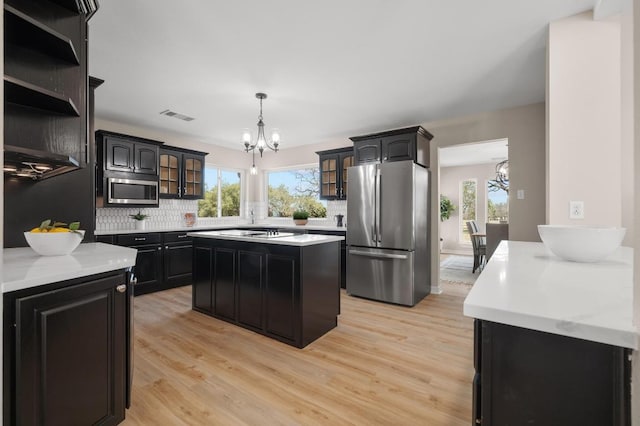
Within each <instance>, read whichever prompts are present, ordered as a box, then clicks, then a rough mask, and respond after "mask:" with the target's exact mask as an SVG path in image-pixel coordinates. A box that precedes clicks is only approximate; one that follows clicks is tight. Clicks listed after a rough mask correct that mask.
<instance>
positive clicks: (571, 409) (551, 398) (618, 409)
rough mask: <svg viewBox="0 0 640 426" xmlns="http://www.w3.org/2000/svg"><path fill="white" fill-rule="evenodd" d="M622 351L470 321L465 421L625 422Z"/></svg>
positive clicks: (622, 425)
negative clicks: (471, 355)
mask: <svg viewBox="0 0 640 426" xmlns="http://www.w3.org/2000/svg"><path fill="white" fill-rule="evenodd" d="M629 352H630V350H629V349H625V348H621V347H617V346H611V345H606V344H603V343H596V342H591V341H586V340H581V339H576V338H572V337H565V336H559V335H556V334H551V333H544V332H540V331H535V330H529V329H526V328H521V327H514V326H510V325H505V324H498V323H494V322H490V321H482V320H476V321H475V361H474V365H475V369H476V374H475V377H474V380H473V420H472V423H473V424H483V425H494V426H500V425H525V424H536V425H564V426H570V425H576V426H577V425H612V426H628V425H630V395H631V390H630V383H631V377H630V376H631V365H630V361H629V357H628V355H629Z"/></svg>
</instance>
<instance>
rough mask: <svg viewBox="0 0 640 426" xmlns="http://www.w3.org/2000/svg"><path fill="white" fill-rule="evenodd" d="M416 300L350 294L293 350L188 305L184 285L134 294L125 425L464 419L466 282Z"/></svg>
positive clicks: (468, 341)
mask: <svg viewBox="0 0 640 426" xmlns="http://www.w3.org/2000/svg"><path fill="white" fill-rule="evenodd" d="M443 287H444V290H445V293H444V294H442V295H430V296H428V297H427V298H426V299H425V300H423V301H422V302H421V303H419V304H418V305H417V306H415V307H413V308H406V307H399V306H393V305H387V304H383V303H378V302H372V301H367V300H364V299H358V298H354V297H351V296H347V295H346V293H344V290H343V291H342V295H341V302H342V314H341V315H340V317H339V319H338V327H337V328H335V329H334V330H332V331H331V332H329V333H328V334H327V335H325V336H323V337H322V338H320V339H319V340H317V341H315V342H314V343H312V344H310V345H309V346H307V347H306V348H305V349H302V350H300V349H296V348H293V347H290V346H287V345H285V344H283V343H279V342H276V341H274V340H271V339H269V338H267V337H263V336H260V335H258V334H256V333H253V332H251V331H248V330H244V329H242V328H239V327H235V326H233V325H231V324H227V323H225V322H223V321H219V320H216V319H214V318H211V317H208V316H206V315H202V314H200V313H197V312H193V311H192V310H191V288H190V287H182V288H178V289H173V290H168V291H164V292H160V293H154V294H149V295H145V296H140V297H137V298H135V308H134V322H135V327H134V333H135V334H134V379H133V380H134V382H133V383H134V384H133V400H132V407H131V409H129V410H127V419H126V420H125V422H124V423H123V424H124V425H349V424H353V425H436V426H437V425H447V426H449V425H465V426H466V425H468V424H470V422H471V379H472V377H473V321H472V320H471V319H469V318H466V317H463V316H462V303H463V300H464V297H465V296H466V293H467V292H468V287H466V286H462V285H447V284H444V286H443Z"/></svg>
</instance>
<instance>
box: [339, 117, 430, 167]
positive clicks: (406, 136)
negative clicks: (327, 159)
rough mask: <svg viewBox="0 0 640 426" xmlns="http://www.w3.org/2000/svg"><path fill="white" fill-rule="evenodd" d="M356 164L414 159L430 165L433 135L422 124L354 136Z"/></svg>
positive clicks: (425, 165) (424, 164) (418, 162)
mask: <svg viewBox="0 0 640 426" xmlns="http://www.w3.org/2000/svg"><path fill="white" fill-rule="evenodd" d="M350 139H351V140H352V141H353V150H354V164H355V165H359V164H367V163H385V162H390V161H405V160H412V161H413V162H415V163H417V164H420V165H422V166H424V167H429V141H430V140H431V139H433V135H432V134H431V133H429V132H428V131H426V130H425V129H423V128H422V127H420V126H414V127H408V128H405V129H398V130H391V131H388V132H380V133H373V134H369V135H364V136H354V137H352V138H350Z"/></svg>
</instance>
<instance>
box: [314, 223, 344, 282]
mask: <svg viewBox="0 0 640 426" xmlns="http://www.w3.org/2000/svg"><path fill="white" fill-rule="evenodd" d="M307 233H308V234H321V235H335V236H338V237H345V239H344V240H342V241H340V288H345V289H346V288H347V240H346V236H347V231H346V230H345V231H324V230H317V229H309V230H308V231H307Z"/></svg>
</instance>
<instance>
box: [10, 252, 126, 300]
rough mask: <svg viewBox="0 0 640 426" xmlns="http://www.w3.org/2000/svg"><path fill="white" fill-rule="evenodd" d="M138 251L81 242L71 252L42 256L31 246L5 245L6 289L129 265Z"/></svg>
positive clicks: (17, 288) (56, 280) (98, 272)
mask: <svg viewBox="0 0 640 426" xmlns="http://www.w3.org/2000/svg"><path fill="white" fill-rule="evenodd" d="M136 254H137V250H136V249H132V248H126V247H119V246H114V245H110V244H102V243H84V244H80V245H79V246H78V248H77V249H75V250H74V251H73V253H71V254H69V255H67V256H40V255H39V254H37V253H36V252H35V251H33V250H32V249H31V247H22V248H10V249H4V251H3V259H2V292H3V293H8V292H10V291H15V290H23V289H27V288H31V287H36V286H39V285H44V284H51V283H55V282H58V281H65V280H71V279H74V278H80V277H86V276H89V275H93V274H100V273H102V272H109V271H115V270H117V269H124V268H128V267H130V266H133V265H135V263H136Z"/></svg>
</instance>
